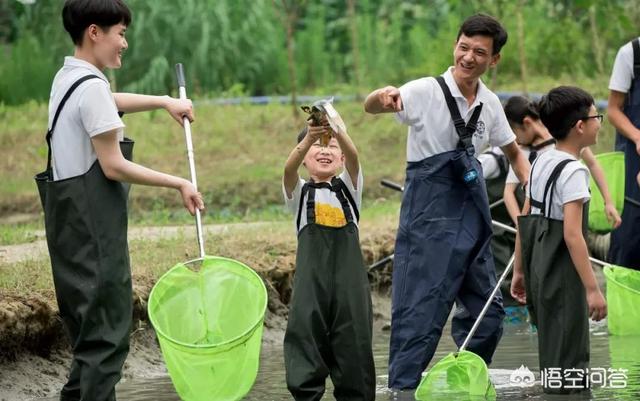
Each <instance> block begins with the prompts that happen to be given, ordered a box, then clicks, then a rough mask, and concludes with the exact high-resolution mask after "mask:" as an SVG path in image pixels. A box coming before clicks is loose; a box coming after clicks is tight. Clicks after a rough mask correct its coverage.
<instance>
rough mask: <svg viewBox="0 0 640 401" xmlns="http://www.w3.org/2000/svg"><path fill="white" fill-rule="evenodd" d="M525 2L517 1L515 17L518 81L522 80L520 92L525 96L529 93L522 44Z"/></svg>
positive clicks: (525, 59)
mask: <svg viewBox="0 0 640 401" xmlns="http://www.w3.org/2000/svg"><path fill="white" fill-rule="evenodd" d="M526 1H527V0H520V1H518V6H517V7H518V8H517V11H516V13H517V17H518V50H519V51H518V54H519V56H520V57H519V58H520V79H522V91H523V92H524V94H525V95H527V94H528V93H529V90H528V88H527V78H528V76H527V56H526V54H527V52H526V50H525V45H524V44H525V42H524V18H523V16H522V14H523V11H524V6H525V4H526Z"/></svg>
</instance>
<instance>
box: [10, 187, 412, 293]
mask: <svg viewBox="0 0 640 401" xmlns="http://www.w3.org/2000/svg"><path fill="white" fill-rule="evenodd" d="M399 206H400V205H399V202H398V201H397V200H395V199H391V200H388V201H383V200H379V201H377V202H374V203H372V204H371V205H370V206H369V207H367V208H366V209H364V211H363V215H362V217H361V225H360V227H361V229H360V232H361V243H362V247H363V250H364V251H365V256H366V255H369V257H370V259H377V258H379V257H380V256H381V255H380V248H381V247H385V249H386V248H388V247H390V246H392V244H393V230H394V229H395V227H396V226H397V215H398V211H399ZM194 231H195V230H193V229H192V228H191V227H189V226H187V225H185V227H184V229H183V230H179V231H178V232H177V234H175V235H172V236H167V237H161V238H156V237H149V238H144V239H136V240H131V241H129V253H130V256H131V270H132V274H133V277H134V282H138V283H143V284H144V283H149V282H153V281H155V280H156V279H157V278H158V277H160V276H161V275H162V274H163V273H164V272H166V271H167V270H168V269H169V268H171V267H172V266H174V265H175V264H176V263H179V262H184V261H187V260H190V259H193V258H195V257H197V256H198V255H197V252H198V248H197V245H196V239H195V233H194ZM204 240H205V250H206V253H207V254H208V255H219V256H224V257H229V258H233V259H237V260H239V261H242V262H244V263H246V264H247V265H248V266H251V267H252V268H254V269H255V270H257V271H262V272H265V271H271V270H273V269H277V270H279V271H285V272H286V271H290V269H292V268H293V264H294V261H295V249H296V236H295V227H294V224H293V220H292V218H291V217H289V216H287V217H286V219H282V220H280V221H272V222H269V223H267V224H262V225H231V226H228V227H227V228H226V229H225V230H223V231H218V232H216V233H211V232H205V236H204ZM52 289H53V282H52V278H51V267H50V263H49V258H48V257H47V256H46V255H45V256H44V257H43V258H37V259H29V260H25V261H21V262H17V263H11V264H10V263H6V262H0V296H1V294H2V293H3V292H5V291H6V292H11V293H14V294H18V295H29V294H32V293H41V294H43V295H48V296H51V297H52V296H53V291H52Z"/></svg>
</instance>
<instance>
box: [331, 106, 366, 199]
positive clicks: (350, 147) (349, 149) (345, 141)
mask: <svg viewBox="0 0 640 401" xmlns="http://www.w3.org/2000/svg"><path fill="white" fill-rule="evenodd" d="M337 118H339V119H340V122H342V117H340V116H339V115H338V117H337ZM339 126H341V127H345V129H344V131H342V130H340V129H339V131H340V132H337V133H336V134H335V135H334V136H335V137H336V140H337V141H338V143H339V144H340V149H342V153H343V154H344V167H345V168H346V169H347V172H348V173H349V177H351V182H352V183H353V186H354V188H355V189H359V188H357V187H358V174H359V173H360V161H359V160H358V149H356V145H355V144H354V143H353V141H352V140H351V137H350V136H349V134H348V133H347V129H346V126H345V124H344V122H342V124H339Z"/></svg>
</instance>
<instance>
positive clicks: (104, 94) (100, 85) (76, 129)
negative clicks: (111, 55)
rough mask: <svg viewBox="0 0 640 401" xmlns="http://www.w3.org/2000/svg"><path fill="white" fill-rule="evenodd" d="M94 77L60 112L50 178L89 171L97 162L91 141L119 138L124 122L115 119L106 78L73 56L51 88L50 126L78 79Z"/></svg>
mask: <svg viewBox="0 0 640 401" xmlns="http://www.w3.org/2000/svg"><path fill="white" fill-rule="evenodd" d="M90 74H94V75H97V76H98V77H99V78H100V79H97V78H93V79H89V80H87V81H85V82H83V83H82V84H80V86H78V87H77V88H76V90H75V91H74V92H73V94H72V95H71V97H70V98H69V99H68V100H67V103H66V104H65V105H64V108H63V109H62V111H61V112H60V116H59V117H58V122H57V123H56V127H55V130H54V132H53V138H52V140H51V148H52V152H53V161H52V164H53V179H54V180H63V179H65V178H71V177H75V176H78V175H82V174H84V173H86V172H87V171H89V169H90V168H91V166H92V165H93V163H94V162H95V161H96V160H97V156H96V152H95V150H94V149H93V145H92V143H91V138H92V137H94V136H96V135H100V134H103V133H105V132H109V131H112V130H114V129H117V130H118V137H119V139H122V137H123V130H122V129H123V128H124V123H123V122H122V119H120V116H118V109H117V107H116V102H115V100H114V98H113V94H112V93H111V87H110V86H109V81H108V80H107V77H105V75H104V74H103V73H102V71H100V70H99V69H98V68H97V67H96V66H94V65H93V64H91V63H88V62H86V61H83V60H80V59H77V58H75V57H65V59H64V65H63V67H62V68H61V69H60V70H59V71H58V73H57V74H56V76H55V78H54V79H53V84H52V86H51V95H50V97H49V127H51V124H52V123H53V117H54V115H55V112H56V110H57V108H58V105H59V104H60V101H61V100H62V97H63V96H64V95H65V94H66V93H67V90H68V89H69V88H70V87H71V85H73V83H74V82H76V81H77V80H78V79H79V78H81V77H83V76H85V75H90Z"/></svg>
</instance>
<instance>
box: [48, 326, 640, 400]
mask: <svg viewBox="0 0 640 401" xmlns="http://www.w3.org/2000/svg"><path fill="white" fill-rule="evenodd" d="M448 330H449V325H447V329H446V330H445V334H444V335H443V339H442V341H441V342H440V346H439V348H438V351H437V352H436V356H435V357H434V361H438V360H440V359H441V358H443V357H444V356H445V355H446V354H447V353H449V352H451V351H453V350H454V349H455V346H454V344H453V341H452V340H451V337H450V334H449V331H448ZM375 334H376V335H375V344H374V349H375V363H376V371H377V375H378V377H377V387H378V388H377V394H378V396H377V399H378V400H384V401H386V400H390V399H392V397H391V395H390V393H389V391H388V389H387V376H386V374H387V357H388V342H389V333H388V332H384V331H377V332H376V333H375ZM521 365H524V366H525V367H527V368H529V369H530V370H531V371H533V372H534V375H535V378H536V384H535V385H534V386H532V387H518V386H516V385H515V384H513V383H512V381H511V376H512V373H513V371H514V370H515V369H517V368H519V367H520V366H521ZM537 365H538V358H537V337H536V335H535V334H534V333H532V331H531V329H530V328H529V326H528V324H526V323H508V324H505V332H504V336H503V337H502V341H501V342H500V345H499V348H498V350H497V351H496V354H495V357H494V361H493V363H492V365H491V369H490V374H491V379H492V381H493V382H494V384H495V386H496V390H497V393H498V400H509V401H516V400H640V337H609V336H608V335H607V327H606V323H604V324H602V323H600V324H593V323H592V326H591V368H592V369H594V368H604V369H607V372H608V373H607V378H611V377H612V376H611V373H612V372H610V371H608V369H610V368H612V369H620V368H623V369H628V372H626V373H625V374H626V388H621V389H617V388H612V387H611V383H609V382H607V384H606V387H598V388H595V389H593V390H592V391H591V392H590V393H586V394H584V393H583V394H582V395H579V396H575V395H573V396H549V395H545V394H543V393H542V387H541V384H540V374H539V372H536V371H537ZM617 372H619V371H617ZM623 380H624V379H623ZM618 384H619V385H621V384H623V383H618ZM618 384H616V383H615V382H614V383H613V385H618ZM290 399H292V398H291V397H290V396H289V393H288V392H287V390H286V386H285V382H284V361H283V357H282V350H281V348H279V347H276V348H271V349H266V350H264V352H263V355H262V359H261V364H260V372H259V374H258V378H257V380H256V383H255V385H254V387H253V389H252V391H251V393H249V395H248V396H247V397H246V398H245V400H251V401H269V400H273V401H280V400H290ZM332 399H333V396H332V395H331V383H330V380H328V381H327V393H326V394H325V396H324V398H323V400H332ZM49 400H50V401H54V400H55V399H54V398H52V399H47V401H49ZM118 400H119V401H152V400H153V401H179V400H180V398H179V397H178V396H177V394H176V393H175V391H174V389H173V386H172V385H171V381H170V380H169V378H167V377H163V378H157V379H151V380H145V381H131V380H130V381H127V382H125V383H122V384H121V385H120V386H119V387H118ZM40 401H42V399H40Z"/></svg>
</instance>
